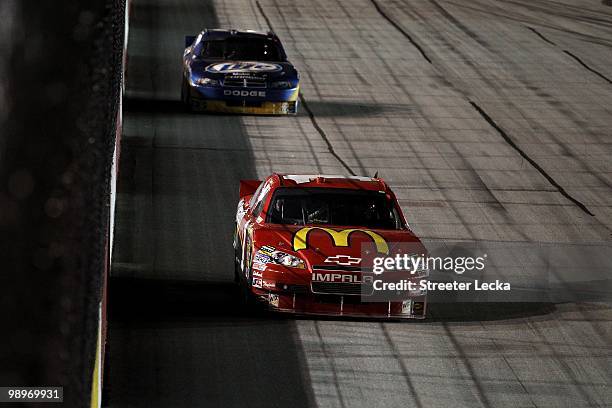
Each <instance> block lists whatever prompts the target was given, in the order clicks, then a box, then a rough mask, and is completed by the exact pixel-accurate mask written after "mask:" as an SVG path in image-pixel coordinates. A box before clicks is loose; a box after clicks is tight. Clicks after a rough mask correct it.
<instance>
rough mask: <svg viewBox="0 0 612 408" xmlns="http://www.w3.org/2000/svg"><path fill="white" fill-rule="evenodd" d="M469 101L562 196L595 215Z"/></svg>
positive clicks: (474, 103)
mask: <svg viewBox="0 0 612 408" xmlns="http://www.w3.org/2000/svg"><path fill="white" fill-rule="evenodd" d="M469 102H470V104H471V105H472V107H474V109H476V111H477V112H478V113H479V114H480V116H482V117H483V119H484V120H486V121H487V123H489V125H491V126H492V127H493V128H494V129H495V130H497V132H498V133H499V134H500V135H501V137H502V138H503V139H504V140H505V141H506V143H508V145H510V147H512V148H513V149H514V150H515V151H516V152H517V153H518V154H519V155H520V156H521V157H522V158H524V159H525V160H527V161H528V162H529V164H531V165H532V166H533V167H534V168H535V169H536V170H537V171H538V172H539V173H540V174H541V175H542V176H544V178H545V179H546V180H548V182H549V183H550V184H551V185H553V186H554V187H555V188H556V189H557V191H559V193H560V194H561V195H562V196H564V197H565V198H567V199H568V200H570V201H571V202H572V203H574V204H575V205H576V206H577V207H578V208H580V209H581V210H582V211H583V212H585V213H586V214H588V215H590V216H592V217H594V216H595V214H593V213H592V212H591V211H590V210H589V209H588V208H587V206H586V205H584V204H583V203H581V202H580V201H578V200H577V199H575V198H574V197H572V196H571V195H570V194H569V193H568V192H567V191H565V189H564V188H563V187H562V186H561V185H560V184H559V183H557V181H556V180H555V179H554V178H552V176H550V175H549V174H548V173H547V172H546V170H544V169H543V168H542V167H541V166H540V165H539V164H538V163H537V162H536V161H535V160H533V159H532V158H531V157H529V155H528V154H527V153H525V152H524V151H523V150H522V149H521V148H520V147H518V146H517V144H516V143H515V142H514V140H512V138H511V137H510V136H509V135H508V134H507V133H506V132H505V131H504V130H503V129H502V128H501V127H500V126H499V125H498V124H497V123H496V122H495V121H494V120H493V119H492V118H491V117H490V116H489V115H488V114H487V113H486V112H485V111H484V110H483V109H482V108H481V107H480V106H479V105H478V104H477V103H476V102H473V101H469Z"/></svg>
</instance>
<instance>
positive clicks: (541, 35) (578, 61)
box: [525, 26, 612, 84]
mask: <svg viewBox="0 0 612 408" xmlns="http://www.w3.org/2000/svg"><path fill="white" fill-rule="evenodd" d="M525 27H526V28H527V29H528V30H530V31H532V32H534V33H535V34H536V35H537V36H538V37H540V38H541V39H542V40H544V41H546V42H547V43H549V44H552V45H554V46H555V47H558V45H557V44H555V43H554V42H552V41H551V40H549V39H548V38H546V37H545V36H544V34H542V33H540V32H539V31H538V30H536V29H535V28H533V27H529V26H525ZM561 51H563V53H564V54H566V55H569V56H570V57H572V58H573V59H574V60H575V61H576V62H577V63H579V64H580V65H582V66H583V67H584V68H585V69H587V70H588V71H590V72H592V73H593V74H595V75H597V76H598V77H600V78H601V79H603V80H604V81H606V82H607V83H609V84H612V79H610V78H608V77H607V76H605V75H604V74H602V73H601V72H599V71H597V70H596V69H595V68H592V67H590V66H589V65H588V64H587V63H586V62H584V61H583V60H582V59H581V58H580V57H579V56H577V55H576V54H574V53H573V52H571V51H568V50H566V49H564V48H561Z"/></svg>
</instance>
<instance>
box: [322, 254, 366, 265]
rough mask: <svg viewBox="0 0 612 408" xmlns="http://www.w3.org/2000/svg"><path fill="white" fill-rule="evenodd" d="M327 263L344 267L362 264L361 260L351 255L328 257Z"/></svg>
mask: <svg viewBox="0 0 612 408" xmlns="http://www.w3.org/2000/svg"><path fill="white" fill-rule="evenodd" d="M325 262H330V263H336V264H338V265H342V266H351V265H357V264H359V263H361V258H353V257H352V256H349V255H336V256H328V257H327V259H326V260H325Z"/></svg>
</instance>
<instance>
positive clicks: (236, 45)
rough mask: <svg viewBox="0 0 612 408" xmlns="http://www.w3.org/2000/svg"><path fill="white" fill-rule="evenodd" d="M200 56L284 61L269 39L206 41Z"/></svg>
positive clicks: (274, 44)
mask: <svg viewBox="0 0 612 408" xmlns="http://www.w3.org/2000/svg"><path fill="white" fill-rule="evenodd" d="M200 56H201V57H202V58H220V59H224V60H254V61H281V60H282V58H281V52H280V50H279V48H278V46H277V45H276V43H275V42H274V41H272V40H268V39H267V38H228V39H226V40H209V41H205V42H204V44H203V47H202V52H201V54H200Z"/></svg>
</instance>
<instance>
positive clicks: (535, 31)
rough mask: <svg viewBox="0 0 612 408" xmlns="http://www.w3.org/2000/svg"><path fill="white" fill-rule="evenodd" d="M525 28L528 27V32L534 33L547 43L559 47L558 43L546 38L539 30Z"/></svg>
mask: <svg viewBox="0 0 612 408" xmlns="http://www.w3.org/2000/svg"><path fill="white" fill-rule="evenodd" d="M525 27H527V29H528V30H530V31H533V32H534V33H535V34H536V35H537V36H538V37H540V38H541V39H543V40H544V41H546V42H547V43H549V44H551V45H554V46H555V47H556V46H557V44H556V43H554V42H552V41H551V40H549V39H548V38H546V37H544V35H543V34H542V33H540V32H539V31H538V30H536V29H535V28H533V27H529V26H525Z"/></svg>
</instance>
